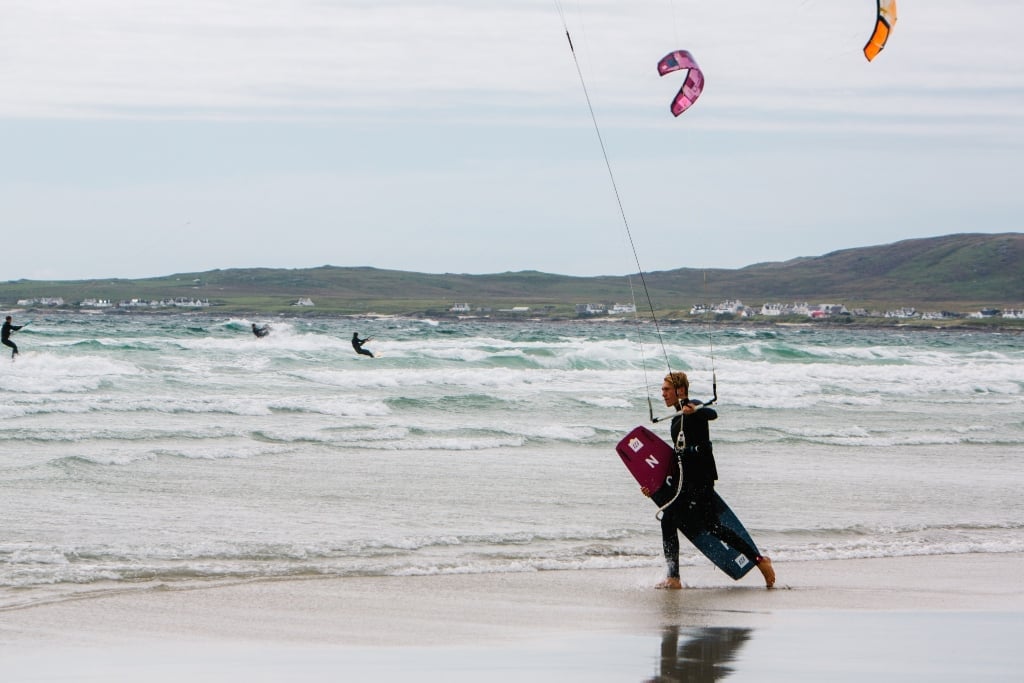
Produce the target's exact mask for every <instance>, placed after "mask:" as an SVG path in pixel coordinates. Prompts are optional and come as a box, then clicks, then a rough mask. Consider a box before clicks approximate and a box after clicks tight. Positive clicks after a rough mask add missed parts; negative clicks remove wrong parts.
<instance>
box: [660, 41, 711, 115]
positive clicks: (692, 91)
mask: <svg viewBox="0 0 1024 683" xmlns="http://www.w3.org/2000/svg"><path fill="white" fill-rule="evenodd" d="M680 69H687V70H688V71H687V73H686V80H685V81H683V87H681V88H679V92H678V93H676V96H675V98H674V99H673V100H672V107H671V109H672V115H673V116H679V115H680V114H682V113H683V112H684V111H686V110H687V109H689V108H690V106H691V105H692V104H693V103H694V102H696V101H697V98H698V97H700V94H701V92H702V91H703V90H704V74H703V73H701V71H700V67H699V66H697V62H696V61H695V60H694V59H693V55H691V54H690V53H689V52H687V51H686V50H676V51H675V52H670V53H668V54H667V55H665V56H664V57H662V59H661V61H660V62H658V75H659V76H664V75H665V74H668V73H672V72H673V71H679V70H680Z"/></svg>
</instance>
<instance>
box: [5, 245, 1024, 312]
mask: <svg viewBox="0 0 1024 683" xmlns="http://www.w3.org/2000/svg"><path fill="white" fill-rule="evenodd" d="M632 280H633V282H632V285H633V288H634V289H635V290H636V291H637V296H638V297H642V292H643V290H642V285H641V282H640V279H639V278H638V277H636V276H635V275H634V277H633V278H632ZM644 280H645V282H646V284H647V287H648V289H649V291H650V294H651V298H652V301H653V304H654V307H655V309H656V310H657V311H658V312H659V314H670V315H675V314H678V315H685V314H686V313H687V312H688V311H689V309H690V307H691V306H693V305H694V304H696V303H700V302H711V303H714V302H717V301H720V300H724V299H740V300H742V301H743V302H744V303H745V304H747V305H755V306H759V305H761V304H762V303H765V302H782V303H786V302H793V301H807V302H810V303H826V302H827V303H837V304H845V305H846V306H847V307H849V308H855V307H862V308H873V307H877V308H889V307H900V306H912V307H915V308H919V309H928V310H939V309H945V310H959V311H971V310H977V309H978V308H981V307H996V308H1022V307H1024V234H1021V233H1004V234H961V235H947V236H944V237H934V238H927V239H916V240H906V241H902V242H896V243H894V244H888V245H883V246H875V247H865V248H859V249H845V250H842V251H836V252H832V253H830V254H825V255H824V256H818V257H812V258H796V259H793V260H790V261H785V262H782V263H758V264H755V265H751V266H747V267H745V268H739V269H732V270H729V269H712V270H698V269H691V268H679V269H676V270H668V271H658V272H653V273H646V274H645V276H644ZM41 297H51V298H52V297H60V298H62V299H63V300H64V302H65V303H64V308H75V307H76V306H78V305H79V304H80V302H83V301H86V300H89V299H96V300H107V301H110V302H112V303H115V304H116V303H118V302H122V301H129V300H132V299H137V300H142V301H161V300H163V301H166V300H173V299H179V298H184V299H189V300H190V299H197V300H203V301H206V302H208V303H209V304H210V307H211V309H212V310H217V311H219V312H222V313H261V314H268V313H286V314H287V313H302V314H304V315H317V314H362V313H370V312H373V313H380V314H410V315H443V314H445V313H446V312H447V311H448V309H449V308H450V307H451V306H452V304H454V303H456V302H464V303H468V304H470V305H471V307H472V308H473V309H474V310H475V309H489V311H490V312H491V313H492V314H494V315H497V314H498V312H499V309H503V308H509V307H515V306H528V307H530V308H531V310H532V311H534V312H536V311H543V312H545V313H546V314H547V315H557V316H572V315H575V305H576V304H580V303H616V302H617V303H629V302H630V301H631V300H632V299H631V293H630V283H629V280H628V278H627V277H626V276H624V275H623V276H600V277H570V276H566V275H555V274H550V273H540V272H536V271H523V272H515V273H496V274H488V275H468V274H455V273H445V274H430V273H414V272H404V271H394V270H381V269H377V268H365V267H361V268H348V267H335V266H321V267H319V268H302V269H275V268H236V269H228V270H213V271H208V272H202V273H178V274H175V275H170V276H165V277H154V278H144V279H136V280H127V279H118V278H111V279H101V280H81V281H37V280H18V281H10V282H6V283H3V284H0V307H3V308H7V309H11V308H15V307H17V306H18V304H17V302H18V301H19V300H31V299H38V298H41ZM306 298H308V299H309V300H311V301H312V302H313V303H314V306H312V307H296V305H295V304H296V302H297V301H299V300H300V299H306ZM638 305H639V307H640V308H641V309H644V310H646V309H647V303H646V301H644V300H642V299H641V300H639V301H638Z"/></svg>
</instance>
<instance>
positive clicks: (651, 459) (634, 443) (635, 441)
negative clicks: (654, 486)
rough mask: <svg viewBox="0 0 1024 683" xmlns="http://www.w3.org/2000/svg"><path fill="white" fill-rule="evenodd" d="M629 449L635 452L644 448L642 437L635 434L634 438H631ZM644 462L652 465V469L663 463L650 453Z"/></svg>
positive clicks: (649, 465)
mask: <svg viewBox="0 0 1024 683" xmlns="http://www.w3.org/2000/svg"><path fill="white" fill-rule="evenodd" d="M629 449H630V450H631V451H633V452H634V453H639V452H640V451H642V450H643V449H644V442H643V441H642V440H641V439H640V437H638V436H634V437H633V438H632V439H630V440H629ZM644 462H645V463H647V466H648V467H650V468H651V469H652V470H653V469H654V468H656V467H657V466H658V465H660V464H661V461H660V460H658V458H657V456H654V455H648V456H647V457H646V458H644Z"/></svg>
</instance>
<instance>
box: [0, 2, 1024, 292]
mask: <svg viewBox="0 0 1024 683" xmlns="http://www.w3.org/2000/svg"><path fill="white" fill-rule="evenodd" d="M0 16H2V17H3V21H2V22H0V228H2V229H3V231H4V233H5V240H4V247H5V248H4V250H3V251H4V259H3V266H2V267H0V279H3V280H13V279H20V278H28V279H36V280H38V279H44V280H45V279H55V280H69V279H88V278H106V277H122V278H140V277H155V276H162V275H170V274H174V273H185V272H197V271H205V270H211V269H215V268H248V267H268V268H306V267H315V266H321V265H327V264H329V265H335V266H372V267H376V268H387V269H396V270H405V271H416V272H426V273H449V272H450V273H499V272H506V271H520V270H539V271H543V272H549V273H559V274H566V275H579V276H592V275H617V274H625V273H630V272H636V271H637V269H638V267H639V269H641V270H643V271H645V272H650V271H658V270H667V269H673V268H681V267H687V268H740V267H743V266H746V265H750V264H753V263H761V262H766V261H785V260H788V259H791V258H796V257H801V256H817V255H822V254H825V253H828V252H831V251H835V250H839V249H848V248H855V247H863V246H871V245H877V244H888V243H891V242H896V241H899V240H903V239H911V238H919V237H933V236H939V235H946V234H952V233H962V232H981V233H999V232H1021V231H1024V192H1022V191H1021V190H1020V189H1019V188H1018V182H1019V179H1020V178H1021V176H1022V174H1021V166H1022V160H1024V50H1021V49H1020V48H1019V45H1018V42H1019V34H1020V27H1021V26H1024V3H1021V2H1020V1H1019V0H973V1H972V2H964V1H963V0H899V20H898V23H897V25H896V27H895V29H894V31H893V34H892V37H891V38H890V40H889V43H888V45H887V47H886V49H885V50H884V51H883V52H882V53H881V55H879V56H878V57H877V58H876V59H875V60H874V61H873V62H870V63H869V62H867V61H866V60H865V58H864V57H863V55H862V53H861V48H862V47H863V45H864V43H865V42H866V41H867V38H868V36H869V35H870V33H871V30H872V28H873V26H874V19H875V2H874V0H771V1H767V0H715V1H714V2H707V0H703V1H701V2H696V1H691V0H629V2H625V1H623V0H447V1H438V0H117V1H115V0H0ZM566 29H568V32H569V34H570V35H571V36H572V42H573V46H574V48H575V60H574V52H573V51H571V50H570V48H569V42H568V41H567V40H566ZM676 49H686V50H689V51H690V52H691V53H692V54H693V56H694V57H695V59H696V61H697V62H698V64H699V65H700V67H701V70H702V72H703V73H704V77H705V79H706V85H705V89H704V92H703V94H702V95H701V97H700V99H699V100H698V101H697V103H696V104H695V105H694V106H693V107H692V108H691V109H690V110H689V111H687V112H685V113H684V114H683V115H682V116H680V117H678V118H674V117H673V116H672V115H671V114H670V113H669V102H670V100H671V99H672V97H673V95H674V94H675V92H676V91H677V90H678V88H679V87H680V85H681V84H682V80H683V76H682V74H680V73H675V74H669V75H667V76H665V77H659V76H658V75H657V71H656V68H655V67H656V64H657V62H658V60H659V59H660V58H661V57H662V56H664V55H665V54H666V53H668V52H671V51H673V50H676ZM577 63H578V64H579V71H577V66H576V65H577ZM580 74H582V78H581V75H580ZM588 98H589V103H590V105H591V106H592V107H593V118H592V117H591V113H590V107H589V106H588ZM595 120H596V126H595ZM602 144H603V148H602ZM605 154H606V155H607V160H608V162H607V164H606V162H605ZM609 169H610V172H609Z"/></svg>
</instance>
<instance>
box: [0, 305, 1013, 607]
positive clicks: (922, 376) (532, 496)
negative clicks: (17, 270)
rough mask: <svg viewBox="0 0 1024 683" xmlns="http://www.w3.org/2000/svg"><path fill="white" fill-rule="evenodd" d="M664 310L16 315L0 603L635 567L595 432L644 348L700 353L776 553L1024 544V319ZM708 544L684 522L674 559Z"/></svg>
mask: <svg viewBox="0 0 1024 683" xmlns="http://www.w3.org/2000/svg"><path fill="white" fill-rule="evenodd" d="M18 322H20V321H16V324H17V323H18ZM253 322H256V323H258V324H263V323H267V322H269V323H270V325H271V327H272V331H271V334H270V335H269V336H268V337H266V338H263V339H257V338H256V337H254V336H253V334H252V333H251V331H250V327H251V324H252V323H253ZM353 332H358V333H359V335H360V337H367V336H370V337H373V338H374V339H373V341H371V342H370V343H368V344H367V348H369V349H371V350H372V351H374V352H375V353H378V354H379V357H378V358H375V359H369V358H366V357H361V356H357V355H356V354H355V353H354V351H353V349H352V347H351V344H350V341H349V340H350V339H351V337H352V333H353ZM661 333H662V336H663V339H664V348H662V345H661V342H660V341H659V339H658V335H657V334H656V331H655V330H654V328H653V326H652V325H650V324H639V325H637V324H634V323H633V322H631V321H628V320H624V321H609V320H605V321H579V322H571V321H570V322H527V321H522V322H509V323H499V322H479V321H448V320H441V321H432V320H421V319H405V318H341V317H335V318H327V317H309V318H300V317H294V318H275V319H248V318H229V317H217V316H216V315H205V314H204V315H184V314H181V315H146V314H132V315H104V314H99V315H71V314H69V315H56V314H52V315H40V316H37V317H36V319H35V320H34V321H33V322H32V324H31V325H29V326H28V327H26V328H25V329H23V330H22V331H20V332H18V333H16V340H17V342H18V344H19V346H20V347H21V349H22V353H21V355H19V356H18V358H17V360H16V361H14V362H12V361H10V360H9V359H8V357H7V356H6V354H4V355H3V356H0V395H2V399H0V609H2V608H12V607H17V606H23V605H27V604H36V603H39V602H42V601H48V600H54V599H65V598H68V597H73V596H81V595H83V594H89V593H92V592H97V591H109V590H130V589H135V588H152V587H154V586H159V585H171V584H174V585H183V584H186V583H188V582H193V583H200V584H209V583H211V582H225V581H250V580H261V579H269V578H278V577H295V578H302V577H323V576H336V577H347V576H367V575H397V576H410V575H427V574H457V573H502V572H535V571H574V570H580V569H604V568H608V569H614V568H624V567H650V568H651V570H652V576H655V577H656V576H657V575H658V574H659V572H660V571H661V567H662V563H663V560H662V557H661V549H660V545H661V542H660V535H659V530H658V523H657V522H656V521H655V519H654V512H655V508H654V506H653V505H652V504H651V502H650V501H649V500H647V499H645V498H644V497H643V496H642V495H640V493H639V491H638V489H637V487H636V485H635V484H634V483H633V480H632V479H631V478H630V476H629V474H628V473H627V472H626V470H625V469H624V468H623V467H622V465H621V463H620V462H619V460H618V458H617V456H616V455H615V452H614V446H615V443H616V442H617V441H618V440H619V439H620V438H621V437H622V436H623V435H624V434H625V433H626V432H628V431H629V430H630V429H632V428H633V427H634V426H636V425H638V424H648V425H649V426H650V421H649V409H648V396H650V397H651V399H652V401H654V408H655V411H656V414H665V408H664V407H663V406H659V403H660V384H661V379H662V376H663V375H664V373H665V368H666V358H667V364H668V365H671V366H672V369H674V370H684V371H686V372H687V373H688V374H689V375H690V377H691V396H693V397H695V398H699V399H708V398H710V396H711V391H712V389H711V380H712V371H714V373H715V374H716V375H717V380H718V394H719V406H718V411H719V419H718V420H717V421H716V422H714V423H712V438H713V440H714V443H715V452H716V457H717V460H718V469H719V474H720V477H721V478H720V481H719V482H718V491H719V493H720V494H721V495H722V497H723V498H725V500H726V501H728V502H729V504H730V505H731V506H732V508H733V509H734V510H735V511H736V513H737V514H738V515H739V517H740V518H741V519H742V520H743V521H744V523H745V524H746V526H747V528H748V529H749V530H750V532H751V534H752V536H753V537H754V539H755V541H756V542H757V543H758V545H759V547H760V548H761V549H762V551H763V552H766V553H768V554H770V555H771V556H772V558H773V560H774V561H775V563H776V566H777V567H779V568H780V571H784V567H785V565H786V563H796V562H804V561H809V560H831V561H842V560H844V559H849V558H870V557H897V556H908V555H935V554H949V553H1011V552H1024V497H1022V496H1021V495H1020V491H1019V487H1020V482H1021V481H1024V448H1022V446H1024V410H1022V408H1024V399H1022V392H1024V344H1022V341H1024V339H1022V337H1021V335H1019V334H1013V333H1005V334H1004V333H998V332H967V331H954V330H909V329H900V328H888V329H879V330H864V329H848V328H844V327H825V326H816V325H808V326H791V327H784V326H771V327H769V326H756V327H755V326H742V325H733V324H729V325H712V326H707V325H701V324H688V325H666V326H662V329H661ZM651 428H652V429H654V430H655V431H657V432H659V433H667V430H668V425H667V422H666V423H661V424H658V425H654V426H652V427H651ZM706 562H707V561H706V560H705V559H704V558H703V557H701V556H700V555H698V554H697V553H696V552H695V551H694V550H693V549H692V548H689V547H684V549H683V557H682V563H683V565H684V567H683V571H684V574H685V569H686V566H693V565H696V564H701V563H706Z"/></svg>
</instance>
